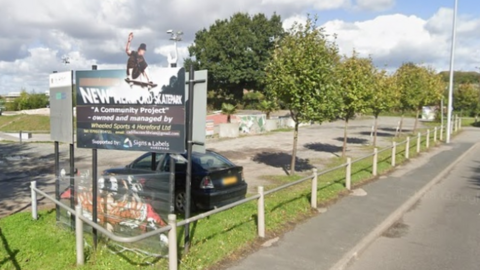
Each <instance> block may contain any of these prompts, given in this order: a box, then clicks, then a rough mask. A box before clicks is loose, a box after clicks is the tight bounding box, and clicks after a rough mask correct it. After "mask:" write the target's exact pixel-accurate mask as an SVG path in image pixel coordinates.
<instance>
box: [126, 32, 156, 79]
mask: <svg viewBox="0 0 480 270" xmlns="http://www.w3.org/2000/svg"><path fill="white" fill-rule="evenodd" d="M132 39H133V33H130V34H129V35H128V40H127V46H126V47H125V52H126V53H127V55H128V61H127V78H126V79H125V81H126V82H128V83H129V84H130V86H133V85H134V84H136V85H140V86H142V87H145V86H146V87H148V88H153V87H155V86H157V85H156V84H154V83H153V82H151V81H150V79H149V77H148V69H147V68H148V64H147V62H146V61H145V58H144V55H145V52H146V51H147V45H145V43H142V44H140V46H139V47H138V50H137V51H132V50H130V43H131V41H132Z"/></svg>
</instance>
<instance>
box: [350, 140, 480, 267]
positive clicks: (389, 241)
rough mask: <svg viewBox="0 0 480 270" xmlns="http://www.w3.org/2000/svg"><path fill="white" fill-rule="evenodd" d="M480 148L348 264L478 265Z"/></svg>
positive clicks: (355, 265) (455, 167) (371, 265)
mask: <svg viewBox="0 0 480 270" xmlns="http://www.w3.org/2000/svg"><path fill="white" fill-rule="evenodd" d="M478 148H479V147H477V148H476V150H475V151H471V152H469V153H468V154H467V156H465V157H464V158H463V159H462V161H461V162H460V163H458V164H457V165H455V166H454V168H453V169H452V170H451V171H450V172H449V173H448V174H447V175H446V176H445V177H443V178H442V180H441V181H440V182H438V183H437V184H436V185H435V186H433V187H432V188H431V190H429V191H428V192H427V193H425V195H424V196H423V197H422V198H421V200H420V201H418V202H417V203H416V204H415V206H414V208H413V209H411V211H409V212H407V213H405V214H404V215H403V216H402V218H401V219H400V220H398V221H397V222H396V223H395V224H394V225H393V226H392V227H390V228H389V229H388V230H387V231H386V232H385V233H384V234H383V235H382V236H381V237H378V238H377V239H376V240H375V242H373V243H372V244H371V245H370V246H369V247H368V248H367V249H366V250H365V251H364V252H363V253H362V254H361V255H360V256H359V257H358V259H357V260H355V261H354V262H353V263H352V265H351V266H350V267H348V268H347V269H348V270H369V269H389V270H409V269H422V270H437V269H452V270H453V269H472V270H474V269H479V265H480V256H478V254H479V253H480V234H479V233H478V229H479V228H480V214H479V213H480V208H479V206H480V197H479V195H480V191H479V187H480V167H479V164H480V155H479V152H480V149H478Z"/></svg>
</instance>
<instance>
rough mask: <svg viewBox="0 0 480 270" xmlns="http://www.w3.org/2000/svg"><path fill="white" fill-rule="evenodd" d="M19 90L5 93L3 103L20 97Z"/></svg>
mask: <svg viewBox="0 0 480 270" xmlns="http://www.w3.org/2000/svg"><path fill="white" fill-rule="evenodd" d="M20 93H21V92H10V93H8V94H6V95H5V103H10V102H13V101H14V100H15V99H17V98H19V97H20Z"/></svg>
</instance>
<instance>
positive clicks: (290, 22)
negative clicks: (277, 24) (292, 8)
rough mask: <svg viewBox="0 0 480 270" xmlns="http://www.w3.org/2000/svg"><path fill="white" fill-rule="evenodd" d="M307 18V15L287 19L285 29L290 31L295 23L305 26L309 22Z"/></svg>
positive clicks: (284, 21)
mask: <svg viewBox="0 0 480 270" xmlns="http://www.w3.org/2000/svg"><path fill="white" fill-rule="evenodd" d="M307 19H308V18H307V16H306V15H297V14H296V15H294V16H292V17H289V18H286V19H284V20H283V29H285V30H289V29H290V28H291V27H292V26H293V24H294V23H301V24H303V25H305V23H306V22H307Z"/></svg>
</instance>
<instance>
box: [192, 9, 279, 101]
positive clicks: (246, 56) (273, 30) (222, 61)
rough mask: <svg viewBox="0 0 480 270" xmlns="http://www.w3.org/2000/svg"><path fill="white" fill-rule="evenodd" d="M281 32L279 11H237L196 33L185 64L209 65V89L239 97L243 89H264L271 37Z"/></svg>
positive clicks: (202, 66) (272, 43)
mask: <svg viewBox="0 0 480 270" xmlns="http://www.w3.org/2000/svg"><path fill="white" fill-rule="evenodd" d="M283 35H284V30H283V27H282V21H281V18H280V16H279V15H276V14H274V15H273V16H272V17H271V18H267V17H266V16H265V15H264V14H262V13H259V14H256V15H254V16H250V15H249V14H247V13H236V14H234V15H233V16H232V17H230V18H229V19H225V20H217V21H215V23H214V24H213V25H211V26H210V28H209V29H202V30H200V31H198V32H197V33H196V34H195V41H194V43H193V45H191V46H190V47H189V48H188V51H189V58H188V59H186V60H185V66H186V67H189V66H190V64H193V65H194V67H195V68H196V69H208V75H209V78H208V81H209V82H208V85H209V86H210V89H211V90H215V91H216V92H217V94H219V95H222V96H224V97H225V98H232V97H233V98H234V99H235V100H236V101H241V100H242V97H243V91H244V89H248V90H263V84H262V79H263V77H264V69H265V66H266V64H267V63H268V61H269V59H270V52H271V51H272V50H273V48H274V42H272V37H282V36H283Z"/></svg>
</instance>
